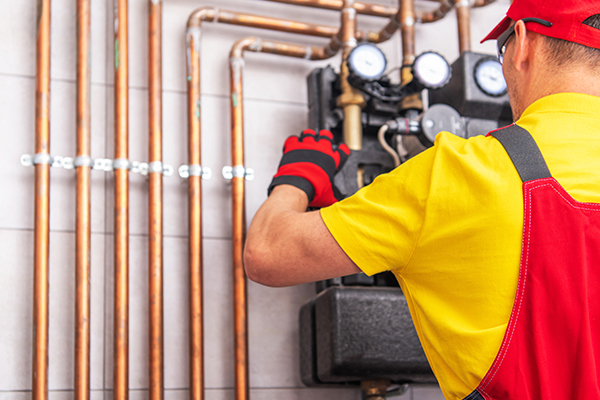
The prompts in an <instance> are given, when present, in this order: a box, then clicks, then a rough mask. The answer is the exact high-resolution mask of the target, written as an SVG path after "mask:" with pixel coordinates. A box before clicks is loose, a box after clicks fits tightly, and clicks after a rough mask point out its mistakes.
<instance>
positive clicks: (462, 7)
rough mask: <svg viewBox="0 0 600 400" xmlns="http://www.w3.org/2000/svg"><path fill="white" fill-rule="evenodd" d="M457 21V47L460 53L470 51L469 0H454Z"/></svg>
mask: <svg viewBox="0 0 600 400" xmlns="http://www.w3.org/2000/svg"><path fill="white" fill-rule="evenodd" d="M454 5H455V6H456V18H457V21H458V48H459V51H460V54H462V53H464V52H465V51H471V8H470V4H469V0H454Z"/></svg>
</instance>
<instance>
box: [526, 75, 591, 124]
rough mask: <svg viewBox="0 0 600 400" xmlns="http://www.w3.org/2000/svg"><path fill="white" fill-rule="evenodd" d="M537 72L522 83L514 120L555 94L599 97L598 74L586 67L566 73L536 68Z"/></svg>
mask: <svg viewBox="0 0 600 400" xmlns="http://www.w3.org/2000/svg"><path fill="white" fill-rule="evenodd" d="M534 70H537V71H538V72H537V73H536V74H535V75H532V76H530V77H529V78H530V79H528V80H526V81H525V82H523V87H522V90H520V91H519V92H520V95H521V99H520V100H521V101H520V103H521V104H520V105H519V107H518V110H515V111H517V114H518V115H515V117H516V118H518V117H520V115H521V113H522V112H523V111H524V110H525V109H526V108H527V107H529V106H530V105H531V104H533V103H534V102H536V101H537V100H539V99H541V98H543V97H546V96H549V95H552V94H557V93H582V94H588V95H592V96H597V97H600V72H598V71H596V70H594V69H591V68H589V67H587V66H570V67H569V70H568V71H564V69H563V70H561V71H560V72H557V71H556V68H552V67H545V66H544V67H542V68H536V69H534Z"/></svg>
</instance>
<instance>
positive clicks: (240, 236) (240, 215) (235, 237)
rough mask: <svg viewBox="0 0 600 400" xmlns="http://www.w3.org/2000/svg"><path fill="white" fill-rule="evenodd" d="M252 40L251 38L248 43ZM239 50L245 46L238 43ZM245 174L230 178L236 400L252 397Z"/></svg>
mask: <svg viewBox="0 0 600 400" xmlns="http://www.w3.org/2000/svg"><path fill="white" fill-rule="evenodd" d="M250 40H252V38H251V39H249V41H250ZM237 44H239V46H240V47H243V46H244V44H243V43H240V42H239V41H238V42H237ZM237 50H238V49H236V48H234V49H232V51H231V54H230V59H229V76H230V88H231V96H230V99H229V101H230V110H231V163H232V166H233V168H234V171H235V170H236V169H241V171H244V169H243V168H245V164H244V126H243V123H240V121H243V120H244V109H243V101H242V99H243V90H242V68H243V59H242V57H241V56H242V54H241V51H237ZM244 182H245V177H244V173H241V174H239V173H234V176H233V178H232V179H231V198H232V245H233V307H234V310H233V324H234V352H235V400H246V399H249V398H250V373H249V367H248V365H249V361H248V304H247V294H246V274H245V272H244V262H243V249H244V240H245V236H246V213H245V193H244V190H245V187H244Z"/></svg>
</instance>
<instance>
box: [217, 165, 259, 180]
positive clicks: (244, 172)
mask: <svg viewBox="0 0 600 400" xmlns="http://www.w3.org/2000/svg"><path fill="white" fill-rule="evenodd" d="M223 178H225V179H227V180H231V179H233V178H244V179H245V180H247V181H251V180H253V179H254V170H253V169H252V168H246V167H244V166H243V165H236V166H235V167H230V166H225V167H223Z"/></svg>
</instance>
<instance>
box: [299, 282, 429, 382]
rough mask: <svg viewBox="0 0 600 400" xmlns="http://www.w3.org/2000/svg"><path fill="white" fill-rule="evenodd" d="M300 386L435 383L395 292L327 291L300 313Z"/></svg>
mask: <svg viewBox="0 0 600 400" xmlns="http://www.w3.org/2000/svg"><path fill="white" fill-rule="evenodd" d="M300 370H301V371H300V372H301V377H302V381H303V382H304V384H305V385H308V386H316V385H323V384H340V383H359V382H360V381H364V380H368V379H389V380H390V381H392V382H394V383H436V382H437V381H436V379H435V377H434V376H433V372H432V371H431V368H430V367H429V363H428V362H427V359H426V358H425V353H424V352H423V349H422V348H421V344H420V342H419V338H418V336H417V332H416V331H415V327H414V325H413V322H412V319H411V316H410V312H409V310H408V306H407V304H406V299H405V297H404V295H403V294H402V291H401V290H400V289H399V288H385V287H330V288H328V289H326V290H324V291H323V292H321V293H319V295H318V296H317V297H315V298H314V299H313V300H311V301H310V302H309V303H307V304H305V305H304V306H303V307H302V309H301V311H300Z"/></svg>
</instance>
